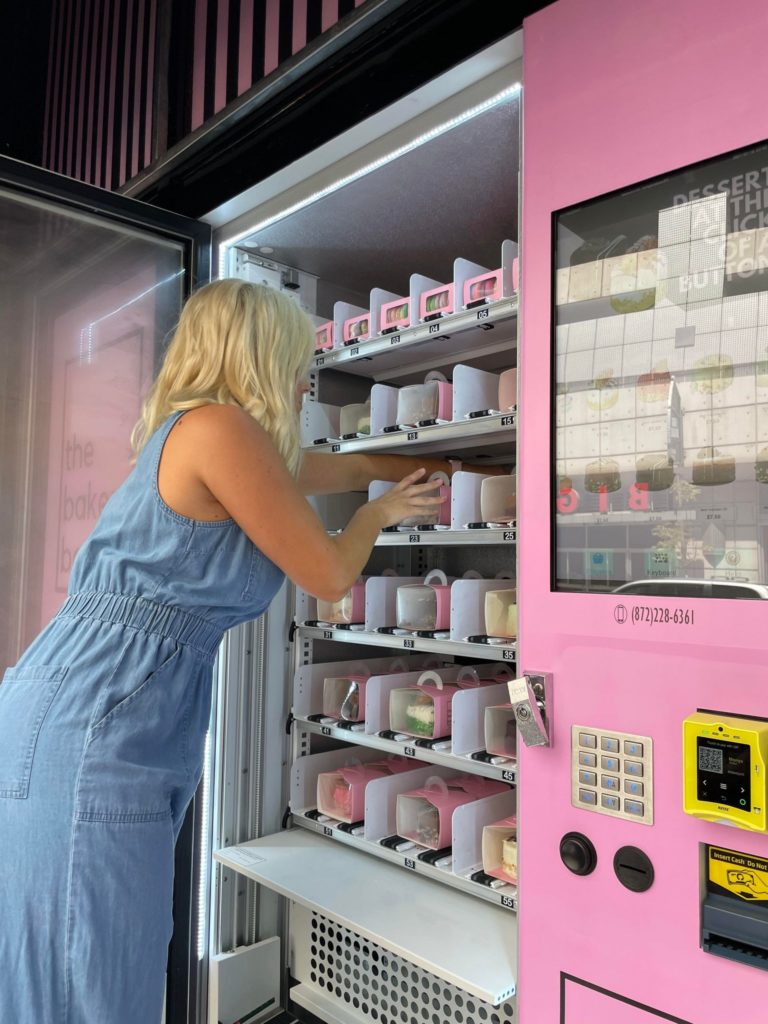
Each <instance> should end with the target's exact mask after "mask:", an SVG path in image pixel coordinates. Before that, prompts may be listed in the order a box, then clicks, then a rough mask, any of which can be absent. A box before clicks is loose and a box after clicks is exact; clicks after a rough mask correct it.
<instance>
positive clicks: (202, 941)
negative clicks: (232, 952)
mask: <svg viewBox="0 0 768 1024" xmlns="http://www.w3.org/2000/svg"><path fill="white" fill-rule="evenodd" d="M202 801H203V806H202V809H201V812H200V857H199V861H198V863H199V864H200V882H199V887H198V891H197V959H198V960H202V959H203V958H204V957H205V952H206V930H207V929H206V923H207V911H208V853H209V850H208V846H209V843H208V828H209V821H208V818H209V815H210V808H211V731H210V729H209V730H208V732H207V733H206V734H205V754H204V755H203V793H202Z"/></svg>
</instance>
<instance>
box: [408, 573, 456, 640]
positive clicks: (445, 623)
mask: <svg viewBox="0 0 768 1024" xmlns="http://www.w3.org/2000/svg"><path fill="white" fill-rule="evenodd" d="M434 580H436V581H437V582H433V581H434ZM395 603H396V609H397V628H398V629H410V630H427V631H429V632H436V631H439V630H445V629H448V628H449V626H450V622H451V587H450V584H449V582H448V577H447V576H446V575H445V573H444V572H443V571H442V570H441V569H433V570H432V572H429V573H427V575H426V576H425V577H424V582H423V583H406V584H404V585H403V586H402V587H398V588H397V594H396V596H395Z"/></svg>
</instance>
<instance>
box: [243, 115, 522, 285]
mask: <svg viewBox="0 0 768 1024" xmlns="http://www.w3.org/2000/svg"><path fill="white" fill-rule="evenodd" d="M519 122H520V102H519V96H513V97H512V98H511V99H508V100H506V101H504V102H501V103H499V104H498V105H496V106H494V107H491V108H490V109H489V110H486V111H485V112H483V113H482V114H478V115H477V116H476V117H473V118H471V119H469V120H467V121H464V122H463V123H461V124H459V125H458V126H457V127H455V128H452V129H450V130H449V131H446V132H445V133H443V134H442V135H439V136H437V137H436V138H433V139H430V140H429V141H427V142H425V143H424V144H423V145H421V146H418V147H417V148H415V149H412V150H411V151H410V152H408V153H406V154H404V155H403V156H400V157H398V158H397V159H394V160H392V161H390V162H389V163H386V164H384V166H382V167H379V168H377V169H376V170H374V171H371V172H370V173H369V174H367V175H365V176H364V177H361V178H358V179H357V180H356V181H354V182H352V183H351V184H348V185H345V186H344V187H343V188H340V189H339V190H338V191H336V192H332V193H331V194H330V195H327V196H325V197H324V198H322V199H320V200H318V201H316V202H314V203H312V204H311V205H309V206H306V207H304V208H303V209H302V210H299V211H298V212H296V213H293V214H291V215H289V216H286V217H284V218H282V219H280V220H276V221H275V222H273V223H272V224H269V225H268V226H266V227H264V228H262V229H260V230H259V231H258V233H257V234H255V235H252V236H249V237H248V238H246V239H244V240H243V241H241V242H240V243H239V247H241V248H244V249H249V250H251V251H253V252H254V253H256V254H260V252H261V249H262V247H266V248H268V249H271V250H273V251H272V252H271V253H270V254H269V255H268V256H267V257H266V258H268V259H270V260H276V261H277V262H279V263H283V264H287V265H288V266H292V267H296V268H298V269H300V270H303V271H305V272H306V273H310V274H316V275H317V276H318V277H320V278H322V279H323V280H324V281H325V282H336V283H338V284H339V285H343V286H344V287H345V288H346V289H349V290H350V291H359V292H361V293H366V292H367V291H368V290H369V289H370V288H371V286H372V285H376V286H377V287H381V288H386V289H388V290H389V291H392V292H397V293H398V294H405V292H407V289H408V280H409V276H410V275H411V274H412V273H421V274H425V275H427V276H429V277H433V278H435V279H436V280H439V281H450V280H452V279H453V260H454V259H455V258H456V257H458V256H462V257H464V258H465V259H469V260H472V261H473V262H475V263H479V264H481V265H482V266H487V267H489V268H493V267H497V266H498V265H499V260H500V255H501V243H502V241H503V240H504V239H505V238H511V239H514V240H517V215H518V177H517V175H518V168H519V165H520V159H519Z"/></svg>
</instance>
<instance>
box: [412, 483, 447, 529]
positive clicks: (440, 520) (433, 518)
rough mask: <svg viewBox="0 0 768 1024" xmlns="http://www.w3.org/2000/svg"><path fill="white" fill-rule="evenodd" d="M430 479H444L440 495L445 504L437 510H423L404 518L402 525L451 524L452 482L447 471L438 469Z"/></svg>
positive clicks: (438, 492) (438, 493)
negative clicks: (418, 513)
mask: <svg viewBox="0 0 768 1024" xmlns="http://www.w3.org/2000/svg"><path fill="white" fill-rule="evenodd" d="M429 479H430V480H442V481H443V483H442V485H441V487H440V490H439V491H437V495H438V497H440V498H442V499H443V504H442V505H441V506H440V507H439V508H438V510H437V512H423V513H421V514H420V515H416V516H411V517H410V518H409V519H403V521H402V522H401V523H400V525H401V526H450V525H451V484H450V479H449V477H448V474H447V473H443V472H441V471H438V472H437V473H433V474H432V475H431V476H430V478H429Z"/></svg>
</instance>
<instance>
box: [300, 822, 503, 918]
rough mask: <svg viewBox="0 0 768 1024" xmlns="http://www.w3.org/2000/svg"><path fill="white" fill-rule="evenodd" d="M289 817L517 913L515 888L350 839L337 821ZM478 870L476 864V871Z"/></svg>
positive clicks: (412, 851) (327, 836)
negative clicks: (491, 885)
mask: <svg viewBox="0 0 768 1024" xmlns="http://www.w3.org/2000/svg"><path fill="white" fill-rule="evenodd" d="M292 814H293V821H294V824H295V825H298V826H299V827H300V828H305V829H307V831H309V832H315V833H317V834H318V835H321V836H324V837H325V838H327V839H332V840H335V841H336V842H339V843H346V845H347V846H351V847H353V848H354V849H355V850H361V851H362V852H363V853H366V854H368V855H369V856H373V857H379V858H381V860H385V861H387V863H389V864H394V865H395V866H396V867H398V868H401V869H402V870H403V871H410V872H413V873H415V874H417V875H421V876H423V877H425V878H429V879H430V880H431V881H433V882H437V883H438V884H439V885H446V886H448V887H449V888H451V889H456V890H458V891H459V892H465V893H467V895H469V896H472V897H473V898H475V899H481V900H485V901H486V902H487V903H493V904H494V906H497V907H502V908H503V909H504V910H517V889H516V888H515V886H514V885H504V886H502V887H501V888H499V889H491V888H489V886H487V885H482V884H481V883H480V882H473V881H472V879H471V878H469V877H467V878H463V877H461V876H460V875H454V874H453V872H452V871H451V869H450V867H446V868H439V867H434V866H433V865H432V864H426V863H425V862H424V861H421V860H419V859H418V857H417V856H415V855H414V853H416V854H418V853H423V852H425V851H424V850H422V849H418V850H416V851H414V850H407V851H406V852H405V853H398V852H397V850H390V849H388V847H386V846H382V845H381V843H374V842H371V841H370V840H369V839H363V837H362V836H353V835H352V834H351V833H350V832H345V831H343V830H342V829H340V828H339V827H338V825H339V822H333V821H326V822H321V821H314V820H313V819H312V818H308V817H306V815H305V814H303V813H302V812H300V811H293V812H292ZM479 869H480V867H479V865H478V868H477V870H479Z"/></svg>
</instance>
